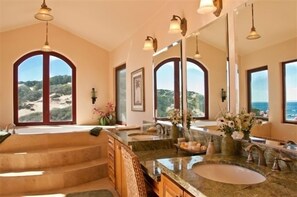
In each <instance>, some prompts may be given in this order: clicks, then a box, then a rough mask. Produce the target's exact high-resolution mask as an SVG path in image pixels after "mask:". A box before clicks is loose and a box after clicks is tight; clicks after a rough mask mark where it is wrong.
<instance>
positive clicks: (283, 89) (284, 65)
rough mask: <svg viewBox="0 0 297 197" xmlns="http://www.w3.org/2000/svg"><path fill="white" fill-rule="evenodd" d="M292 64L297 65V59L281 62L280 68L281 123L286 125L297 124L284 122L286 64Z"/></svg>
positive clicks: (295, 122)
mask: <svg viewBox="0 0 297 197" xmlns="http://www.w3.org/2000/svg"><path fill="white" fill-rule="evenodd" d="M292 62H296V63H297V59H293V60H290V61H285V62H282V64H281V66H282V68H281V69H282V107H283V112H282V119H283V121H282V122H283V123H288V124H297V121H288V120H286V111H287V110H286V99H287V98H286V64H288V63H292Z"/></svg>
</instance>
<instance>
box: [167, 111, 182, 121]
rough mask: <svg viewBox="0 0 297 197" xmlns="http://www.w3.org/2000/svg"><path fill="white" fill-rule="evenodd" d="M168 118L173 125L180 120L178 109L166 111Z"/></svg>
mask: <svg viewBox="0 0 297 197" xmlns="http://www.w3.org/2000/svg"><path fill="white" fill-rule="evenodd" d="M168 116H169V119H170V121H171V123H172V124H173V125H177V124H179V123H181V122H182V117H181V115H180V111H179V109H172V110H170V111H169V112H168Z"/></svg>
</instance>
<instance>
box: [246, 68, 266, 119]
mask: <svg viewBox="0 0 297 197" xmlns="http://www.w3.org/2000/svg"><path fill="white" fill-rule="evenodd" d="M265 70H267V71H268V66H267V65H266V66H261V67H258V68H254V69H250V70H247V110H248V112H251V111H252V92H251V80H252V78H251V75H252V74H253V73H255V72H259V71H265ZM268 104H269V103H268ZM258 118H261V119H263V120H268V118H263V117H258Z"/></svg>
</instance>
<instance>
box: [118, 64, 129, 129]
mask: <svg viewBox="0 0 297 197" xmlns="http://www.w3.org/2000/svg"><path fill="white" fill-rule="evenodd" d="M124 69H125V70H126V80H127V69H126V64H123V65H121V66H118V67H116V68H115V98H116V106H115V112H116V117H117V115H118V113H119V112H118V106H117V103H118V99H119V95H118V88H119V87H118V86H117V84H118V80H119V79H118V75H117V74H118V72H119V71H121V70H124ZM126 90H127V86H126ZM126 97H127V95H126ZM126 109H127V106H126ZM126 118H127V113H126ZM116 123H117V124H120V125H124V124H126V122H123V121H121V120H118V119H117V120H116Z"/></svg>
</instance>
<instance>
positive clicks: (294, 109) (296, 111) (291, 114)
mask: <svg viewBox="0 0 297 197" xmlns="http://www.w3.org/2000/svg"><path fill="white" fill-rule="evenodd" d="M252 108H253V109H259V110H260V111H263V112H267V111H268V110H269V107H268V103H267V102H253V103H252ZM286 108H287V111H286V119H287V120H294V118H297V102H287V107H286Z"/></svg>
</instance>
